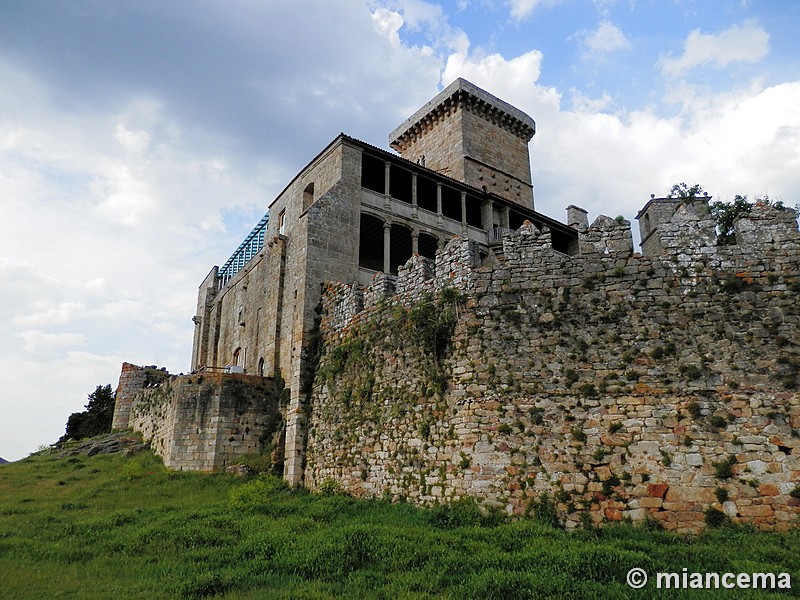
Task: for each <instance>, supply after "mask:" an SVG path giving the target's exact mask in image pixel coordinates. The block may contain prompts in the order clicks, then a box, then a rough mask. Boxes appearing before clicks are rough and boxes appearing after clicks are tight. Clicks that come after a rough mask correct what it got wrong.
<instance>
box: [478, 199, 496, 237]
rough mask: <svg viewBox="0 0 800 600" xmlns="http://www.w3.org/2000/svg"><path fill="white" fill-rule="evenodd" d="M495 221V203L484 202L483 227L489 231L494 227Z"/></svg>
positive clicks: (482, 205)
mask: <svg viewBox="0 0 800 600" xmlns="http://www.w3.org/2000/svg"><path fill="white" fill-rule="evenodd" d="M493 219H494V202H492V201H491V200H484V201H483V204H481V227H482V228H483V229H485V230H486V231H489V230H490V229H492V227H493V226H494V223H492V221H493Z"/></svg>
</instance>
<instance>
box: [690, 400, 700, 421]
mask: <svg viewBox="0 0 800 600" xmlns="http://www.w3.org/2000/svg"><path fill="white" fill-rule="evenodd" d="M686 410H687V411H689V414H690V415H691V416H692V418H693V419H699V418H700V417H701V416H702V415H703V409H701V408H700V405H699V404H698V403H697V402H692V403H690V404H689V406H687V407H686Z"/></svg>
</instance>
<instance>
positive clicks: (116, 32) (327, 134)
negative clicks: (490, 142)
mask: <svg viewBox="0 0 800 600" xmlns="http://www.w3.org/2000/svg"><path fill="white" fill-rule="evenodd" d="M798 46H800V2H797V1H796V0H761V1H759V0H717V1H711V0H671V1H670V0H616V1H615V0H594V1H591V0H458V1H456V2H446V3H445V2H440V3H437V2H426V1H424V0H396V1H392V0H293V1H291V2H290V1H288V0H286V1H282V2H281V1H278V0H261V1H257V0H230V1H226V2H218V1H211V0H208V1H203V0H192V1H189V0H172V1H170V0H152V1H148V0H140V1H137V2H126V1H114V0H61V1H58V2H53V1H49V0H6V1H3V2H0V275H1V276H2V281H3V283H4V285H5V291H4V292H3V293H2V296H0V365H2V366H1V367H0V456H2V457H4V458H6V459H9V460H15V459H18V458H21V457H23V456H26V455H27V454H28V453H29V452H31V451H33V450H34V449H36V447H37V446H39V445H40V444H44V443H49V442H53V441H55V440H56V439H57V438H58V437H59V436H60V435H61V434H62V433H63V431H64V423H65V421H66V418H67V416H68V415H69V414H70V413H71V412H74V411H78V410H82V408H83V405H84V404H85V402H86V396H87V394H88V393H90V392H91V391H93V390H94V388H95V386H97V385H99V384H106V383H111V384H112V385H113V386H116V380H117V378H118V376H119V367H120V365H121V363H122V361H124V360H127V361H130V362H134V363H138V364H158V365H163V366H165V367H167V368H168V369H169V370H170V371H172V372H181V371H186V370H188V367H189V362H190V356H191V337H192V328H193V326H192V322H191V317H192V315H193V314H194V311H195V301H196V291H197V286H198V285H199V283H200V282H201V280H202V279H203V278H204V277H205V275H206V273H207V272H208V271H209V269H210V268H211V267H212V266H213V265H215V264H217V265H219V264H222V263H223V262H224V261H225V260H226V259H227V258H228V256H229V255H230V253H231V252H232V251H233V250H234V249H235V248H236V246H237V245H238V244H239V242H240V241H241V240H242V239H243V238H244V236H245V235H246V234H247V232H248V231H249V230H250V229H251V228H252V226H253V225H254V224H255V223H256V222H257V221H258V220H259V218H260V217H261V216H262V215H263V214H264V212H265V211H266V207H267V205H268V204H269V203H270V201H271V200H272V199H273V198H274V197H275V195H276V194H277V193H278V192H279V191H280V190H281V189H282V188H283V187H284V186H285V185H286V183H288V181H289V180H290V179H291V177H292V176H293V175H294V174H295V173H296V172H297V171H299V170H300V169H301V168H302V167H303V166H304V165H305V164H306V163H307V162H308V161H309V160H310V159H311V158H312V157H313V156H314V155H315V154H316V153H317V152H318V151H319V150H321V149H322V148H323V147H324V146H325V145H326V144H327V143H328V142H330V141H331V140H332V139H333V138H334V137H335V136H336V135H337V134H338V133H339V132H340V131H343V132H345V133H348V134H349V135H352V136H354V137H357V138H359V139H362V140H364V141H367V142H370V143H372V144H375V145H378V146H382V147H388V141H387V135H388V133H389V132H390V131H391V130H392V129H393V128H394V127H395V126H397V125H398V124H399V123H400V122H402V121H403V120H404V119H405V118H406V117H407V116H408V115H410V114H411V113H412V112H413V111H414V110H415V109H416V108H418V107H419V106H420V105H422V104H423V103H424V102H425V101H427V100H428V99H430V98H431V97H432V96H433V95H434V94H436V92H437V91H439V90H440V89H442V87H443V86H445V85H447V84H448V83H450V82H451V81H452V80H453V79H455V78H456V77H464V78H466V79H469V80H471V81H472V82H473V83H475V84H477V85H479V86H481V87H483V88H485V89H486V90H488V91H489V92H491V93H493V94H494V95H496V96H499V97H500V98H502V99H504V100H506V101H508V102H511V103H512V104H514V105H516V106H517V107H519V108H521V109H523V110H524V111H526V112H527V113H528V114H530V115H531V116H532V117H533V118H534V119H535V120H536V122H537V126H538V132H537V134H536V137H535V138H534V141H533V142H532V147H531V154H532V170H533V179H534V184H535V195H536V208H537V210H539V211H540V212H543V213H545V214H547V215H549V216H552V217H556V218H559V219H563V218H564V207H565V206H567V205H568V204H572V203H574V204H578V205H581V206H584V207H585V208H587V209H588V210H589V211H590V218H592V219H593V218H594V217H595V216H597V214H599V213H600V212H604V213H607V214H609V215H610V216H616V215H618V214H622V215H624V216H625V217H627V218H628V219H633V217H634V215H635V214H636V211H637V209H638V208H640V207H641V206H642V205H643V204H644V202H645V201H646V200H647V199H648V198H649V196H650V194H651V193H655V194H657V195H663V194H664V193H665V192H666V191H667V190H668V189H669V188H670V187H671V185H672V184H673V183H675V182H679V181H685V182H687V183H690V184H691V183H700V184H702V185H703V187H704V188H705V189H706V190H707V191H708V192H709V193H711V194H713V195H714V196H715V197H717V198H720V199H730V198H732V197H733V196H734V195H735V194H737V193H738V194H747V195H749V196H750V197H751V198H752V197H754V196H756V195H763V194H768V195H769V196H770V197H771V198H775V199H782V200H783V201H784V202H785V203H787V204H789V205H795V204H796V203H797V202H798V201H800V61H798V56H800V48H799V47H798Z"/></svg>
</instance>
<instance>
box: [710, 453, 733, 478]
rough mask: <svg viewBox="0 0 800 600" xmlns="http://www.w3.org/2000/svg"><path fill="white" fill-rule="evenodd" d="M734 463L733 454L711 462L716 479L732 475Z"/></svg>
mask: <svg viewBox="0 0 800 600" xmlns="http://www.w3.org/2000/svg"><path fill="white" fill-rule="evenodd" d="M735 464H736V457H735V456H729V457H728V458H726V459H725V460H721V461H719V462H715V463H713V465H714V475H716V476H717V478H718V479H730V478H731V477H733V466H734V465H735Z"/></svg>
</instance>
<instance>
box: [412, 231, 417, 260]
mask: <svg viewBox="0 0 800 600" xmlns="http://www.w3.org/2000/svg"><path fill="white" fill-rule="evenodd" d="M411 254H412V255H414V254H419V230H418V229H414V230H413V231H412V232H411Z"/></svg>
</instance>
